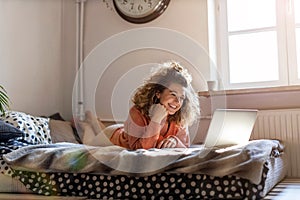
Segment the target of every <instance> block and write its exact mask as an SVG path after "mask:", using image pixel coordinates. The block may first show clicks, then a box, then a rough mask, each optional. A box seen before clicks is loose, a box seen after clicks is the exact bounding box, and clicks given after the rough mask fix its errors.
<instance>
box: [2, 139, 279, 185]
mask: <svg viewBox="0 0 300 200" xmlns="http://www.w3.org/2000/svg"><path fill="white" fill-rule="evenodd" d="M274 152H275V153H280V152H283V145H282V143H281V142H279V141H277V140H254V141H250V142H249V143H248V144H247V145H245V146H233V147H230V148H227V149H206V148H204V147H203V146H195V147H190V148H187V149H184V148H173V149H149V150H143V149H139V150H135V151H132V150H127V149H124V148H122V147H118V146H107V147H96V146H86V145H81V144H72V143H56V144H50V145H33V146H27V147H23V148H21V149H18V150H15V151H13V152H11V153H8V154H6V155H4V160H5V161H6V162H7V163H8V164H9V165H10V166H11V167H12V168H13V169H16V170H25V171H40V172H69V173H96V174H107V175H120V174H123V175H131V176H148V175H152V174H155V173H162V172H169V173H194V174H207V175H211V176H219V177H222V176H226V175H236V176H239V177H241V178H245V179H248V180H250V181H252V182H253V183H255V184H258V183H259V182H260V181H261V176H262V170H263V165H264V163H265V162H266V160H267V159H268V158H269V157H270V156H271V155H272V154H273V155H274Z"/></svg>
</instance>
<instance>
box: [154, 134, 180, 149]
mask: <svg viewBox="0 0 300 200" xmlns="http://www.w3.org/2000/svg"><path fill="white" fill-rule="evenodd" d="M176 145H177V140H176V139H175V138H173V137H169V138H166V139H164V140H162V141H161V142H160V143H159V144H158V145H157V148H159V149H162V148H174V147H176Z"/></svg>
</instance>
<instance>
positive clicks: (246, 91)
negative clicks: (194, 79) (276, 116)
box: [198, 85, 300, 97]
mask: <svg viewBox="0 0 300 200" xmlns="http://www.w3.org/2000/svg"><path fill="white" fill-rule="evenodd" d="M299 90H300V85H295V86H281V87H269V88H251V89H237V90H218V91H201V92H198V94H199V96H202V97H209V96H222V95H238V94H258V93H274V92H290V91H299Z"/></svg>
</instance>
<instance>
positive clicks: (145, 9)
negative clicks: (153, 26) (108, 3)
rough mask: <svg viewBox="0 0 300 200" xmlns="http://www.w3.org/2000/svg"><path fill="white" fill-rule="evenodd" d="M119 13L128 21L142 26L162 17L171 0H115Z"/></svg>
mask: <svg viewBox="0 0 300 200" xmlns="http://www.w3.org/2000/svg"><path fill="white" fill-rule="evenodd" d="M113 2H114V7H115V9H116V11H117V13H118V14H119V15H120V16H121V17H122V18H123V19H125V20H126V21H128V22H131V23H136V24H142V23H146V22H150V21H151V20H154V19H155V18H157V17H158V16H160V15H161V14H162V13H163V12H164V11H165V10H166V8H167V6H168V5H169V2H170V0H113Z"/></svg>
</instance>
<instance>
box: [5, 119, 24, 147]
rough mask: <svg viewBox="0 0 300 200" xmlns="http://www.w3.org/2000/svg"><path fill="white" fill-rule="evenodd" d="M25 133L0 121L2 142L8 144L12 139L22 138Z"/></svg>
mask: <svg viewBox="0 0 300 200" xmlns="http://www.w3.org/2000/svg"><path fill="white" fill-rule="evenodd" d="M22 136H23V132H22V131H20V130H19V129H17V128H15V127H14V126H12V125H11V124H8V123H5V122H4V121H2V120H0V142H6V141H8V140H10V139H15V138H18V137H22Z"/></svg>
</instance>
